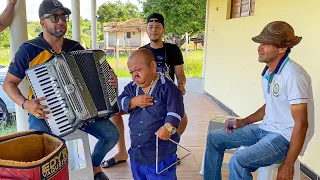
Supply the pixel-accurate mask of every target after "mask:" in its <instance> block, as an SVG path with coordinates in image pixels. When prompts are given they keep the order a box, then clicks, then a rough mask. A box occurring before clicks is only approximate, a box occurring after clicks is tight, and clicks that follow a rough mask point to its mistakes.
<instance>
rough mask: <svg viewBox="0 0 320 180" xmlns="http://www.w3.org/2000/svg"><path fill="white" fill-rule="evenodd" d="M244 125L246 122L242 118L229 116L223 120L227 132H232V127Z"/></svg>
mask: <svg viewBox="0 0 320 180" xmlns="http://www.w3.org/2000/svg"><path fill="white" fill-rule="evenodd" d="M232 121H233V122H232ZM230 125H232V127H230ZM245 125H246V124H245V122H244V120H243V119H234V118H229V119H227V120H226V121H225V123H224V128H225V130H226V131H227V132H229V133H232V129H236V128H241V127H243V126H245Z"/></svg>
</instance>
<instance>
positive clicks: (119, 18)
mask: <svg viewBox="0 0 320 180" xmlns="http://www.w3.org/2000/svg"><path fill="white" fill-rule="evenodd" d="M97 14H98V21H99V22H100V23H107V22H123V21H126V20H128V19H131V18H138V17H140V13H139V9H138V7H137V6H136V5H134V4H132V3H130V2H129V1H128V2H127V3H125V4H123V3H121V1H120V0H118V1H116V2H114V3H113V2H106V3H104V4H102V5H101V6H100V7H99V9H98V12H97Z"/></svg>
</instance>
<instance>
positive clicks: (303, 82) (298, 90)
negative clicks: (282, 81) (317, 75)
mask: <svg viewBox="0 0 320 180" xmlns="http://www.w3.org/2000/svg"><path fill="white" fill-rule="evenodd" d="M309 88H311V80H310V77H308V76H307V75H304V74H302V73H298V72H294V73H292V74H290V77H289V78H288V80H287V92H288V100H289V103H290V104H301V103H307V102H308V98H309V97H308V96H309V93H308V92H309Z"/></svg>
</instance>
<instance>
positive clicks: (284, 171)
mask: <svg viewBox="0 0 320 180" xmlns="http://www.w3.org/2000/svg"><path fill="white" fill-rule="evenodd" d="M293 174H294V164H286V163H283V164H281V166H280V167H279V169H278V175H277V180H293Z"/></svg>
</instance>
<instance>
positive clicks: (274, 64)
mask: <svg viewBox="0 0 320 180" xmlns="http://www.w3.org/2000/svg"><path fill="white" fill-rule="evenodd" d="M252 40H253V41H254V42H257V43H260V45H259V47H258V53H259V58H258V60H259V62H262V63H266V64H267V66H266V67H265V69H264V71H263V72H262V87H263V93H264V98H265V101H266V103H265V104H264V105H263V106H262V107H261V108H260V109H258V110H257V111H256V112H255V113H253V114H252V115H250V116H248V117H246V118H244V119H236V120H233V123H232V124H229V123H230V122H231V120H227V121H226V123H225V124H226V126H225V127H226V130H217V131H213V132H210V133H209V134H208V137H207V147H206V151H205V158H204V159H205V160H204V179H205V180H211V179H221V165H222V161H223V155H224V151H225V150H226V149H232V148H237V147H240V146H248V148H245V149H243V150H239V151H237V152H236V153H235V154H234V155H233V156H232V157H231V159H230V162H229V179H230V180H239V179H243V180H247V179H252V174H251V172H254V171H256V170H257V169H258V168H260V167H265V166H270V165H272V164H275V163H279V162H283V163H282V164H281V166H280V167H279V169H278V175H277V176H278V177H277V179H292V178H293V174H294V163H295V161H296V159H297V157H298V155H299V154H302V153H303V152H304V150H305V148H306V145H307V143H308V142H309V141H310V139H311V137H312V135H313V121H314V108H313V106H314V105H313V95H312V86H311V78H310V76H309V75H308V73H307V72H306V71H305V70H304V69H303V68H302V67H301V66H300V65H299V64H297V63H296V62H294V61H292V60H290V58H289V53H290V51H291V48H293V47H294V46H295V45H297V44H298V43H299V42H300V41H301V37H297V36H295V35H294V30H293V28H292V27H291V26H290V25H289V24H288V23H286V22H283V21H275V22H271V23H269V24H268V25H267V26H266V27H265V28H264V29H263V31H262V32H261V34H260V35H258V36H256V37H254V38H252ZM261 120H263V122H262V124H253V123H255V122H258V121H261ZM308 125H309V127H310V128H309V129H308ZM307 130H308V133H307ZM303 146H304V147H303Z"/></svg>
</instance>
